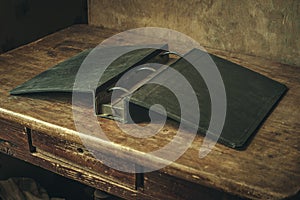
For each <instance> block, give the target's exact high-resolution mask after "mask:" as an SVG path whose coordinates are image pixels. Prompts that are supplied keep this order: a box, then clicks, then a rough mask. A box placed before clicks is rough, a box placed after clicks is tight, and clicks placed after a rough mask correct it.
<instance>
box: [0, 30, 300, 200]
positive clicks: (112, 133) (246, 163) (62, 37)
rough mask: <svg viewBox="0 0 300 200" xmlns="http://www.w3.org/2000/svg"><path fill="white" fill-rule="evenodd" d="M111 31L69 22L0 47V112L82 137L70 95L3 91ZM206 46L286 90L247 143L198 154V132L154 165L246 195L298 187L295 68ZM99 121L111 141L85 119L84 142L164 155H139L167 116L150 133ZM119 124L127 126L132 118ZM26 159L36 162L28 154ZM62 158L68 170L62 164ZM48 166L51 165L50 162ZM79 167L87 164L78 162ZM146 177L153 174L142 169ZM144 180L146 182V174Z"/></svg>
mask: <svg viewBox="0 0 300 200" xmlns="http://www.w3.org/2000/svg"><path fill="white" fill-rule="evenodd" d="M114 33H117V32H116V31H114V30H108V29H103V28H97V27H93V26H88V25H75V26H72V27H70V28H67V29H65V30H62V31H59V32H57V33H54V34H52V35H50V36H47V37H45V38H42V39H40V40H38V41H36V42H34V43H31V44H28V45H25V46H22V47H20V48H17V49H15V50H13V51H10V52H7V53H5V54H2V55H0V74H1V75H0V83H1V88H0V117H1V118H2V119H3V120H10V121H13V122H15V123H17V124H21V125H23V126H26V127H29V128H31V129H32V130H34V131H37V132H39V133H43V134H45V135H47V136H49V137H52V138H56V139H59V140H62V141H63V140H66V141H68V142H70V143H72V142H73V143H76V144H82V143H83V141H82V137H84V135H85V133H82V132H78V131H76V128H75V125H74V121H73V113H72V105H71V100H70V98H69V97H65V96H59V95H57V96H55V97H53V96H52V97H51V95H50V96H49V95H48V96H47V95H40V96H39V95H37V96H36V95H35V96H31V97H30V96H26V97H25V96H10V95H9V93H8V92H9V90H11V89H12V88H14V87H15V86H17V85H19V84H21V83H23V82H24V81H25V80H28V79H30V78H32V77H34V76H35V75H37V74H38V73H40V72H42V71H44V70H45V69H47V68H49V67H51V66H53V65H55V64H57V63H59V62H61V61H63V60H65V59H67V58H69V57H71V56H73V55H75V54H77V53H79V52H81V51H83V50H85V49H87V48H92V47H94V46H96V45H97V44H99V43H100V42H101V41H102V40H104V39H105V38H107V37H110V36H112V35H113V34H114ZM207 50H208V51H210V52H211V53H214V54H216V55H219V56H221V57H223V58H226V59H228V60H231V61H233V62H236V63H238V64H241V65H243V66H245V67H247V68H249V69H252V70H254V71H257V72H259V73H261V74H263V75H266V76H268V77H270V78H272V79H274V80H277V81H280V82H282V83H284V84H286V85H287V86H288V88H289V91H288V92H287V94H286V95H285V96H284V98H283V99H282V100H281V102H280V103H279V105H278V106H277V107H276V108H275V109H274V111H273V112H272V114H271V115H270V116H269V117H268V119H267V120H266V121H265V123H264V124H263V125H262V127H261V128H260V129H259V131H258V132H257V134H256V135H255V137H254V138H253V140H252V141H251V143H250V144H249V146H248V148H247V149H246V150H244V151H237V150H234V149H230V148H227V147H225V146H223V145H220V144H217V145H216V146H215V147H214V148H213V150H212V152H211V153H210V154H209V155H208V156H206V157H205V158H202V159H200V158H199V157H198V153H199V152H198V151H199V148H200V146H201V144H202V142H203V137H202V136H200V135H199V136H196V138H195V140H194V142H193V143H192V145H191V147H190V148H189V149H188V150H187V151H186V152H185V153H184V155H182V156H181V157H180V158H179V159H178V160H177V161H175V162H173V163H172V164H170V165H169V166H168V167H165V168H163V169H161V170H160V171H159V173H162V174H167V175H168V176H170V177H174V178H176V179H179V180H182V181H187V182H191V183H193V184H196V185H197V184H198V185H201V187H207V188H212V189H216V190H219V191H223V192H225V193H229V194H232V195H238V196H241V197H245V198H251V199H281V198H285V197H291V196H293V195H295V194H296V193H297V192H299V189H300V181H299V180H300V154H299V151H300V146H299V145H300V129H299V127H300V124H299V122H298V119H300V109H299V98H300V92H299V91H300V85H299V82H300V77H299V72H300V68H299V67H294V66H288V65H282V64H280V63H274V62H272V61H268V60H265V59H263V58H259V57H251V56H246V55H239V54H234V53H228V52H222V51H217V50H214V49H207ZM74 109H75V110H77V111H78V112H79V113H83V114H84V113H90V110H89V109H88V108H83V107H80V106H78V107H74ZM98 121H99V124H100V125H101V128H102V130H103V131H104V132H105V134H106V136H107V137H108V138H109V139H110V140H111V141H113V143H107V142H105V141H104V140H103V139H99V138H97V133H96V131H95V130H94V129H93V127H90V126H89V125H88V124H87V125H86V126H85V128H86V131H87V132H90V133H91V135H92V136H91V137H88V138H86V141H85V142H84V143H85V145H86V144H87V143H86V142H88V145H89V148H94V149H95V150H97V151H100V152H104V153H106V154H108V155H114V156H117V157H119V158H122V159H128V160H130V161H132V162H138V161H140V160H141V158H144V159H143V160H144V162H146V163H147V162H148V161H151V164H152V165H153V166H154V167H155V166H157V165H159V164H164V163H168V161H167V160H162V159H160V158H159V157H157V156H148V157H147V156H146V157H145V152H151V151H154V150H157V149H160V148H161V147H163V146H164V145H166V144H167V143H169V142H170V141H171V140H172V138H173V137H174V135H175V134H176V130H177V129H176V124H174V123H173V122H168V123H167V124H166V125H165V126H164V127H163V129H162V130H161V131H160V132H159V133H158V134H156V135H155V136H153V137H150V138H145V139H137V138H135V137H132V136H129V135H127V134H125V133H123V132H122V131H121V130H120V129H119V128H118V127H117V125H116V124H115V122H114V121H111V120H107V119H98ZM126 126H127V127H128V128H130V126H131V125H126ZM187 134H188V133H187ZM2 135H3V134H2ZM7 139H9V138H7ZM16 139H18V138H16ZM3 144H4V143H3ZM178 145H180V144H178ZM7 148H8V147H7ZM6 150H7V149H6ZM19 152H21V150H20V151H19ZM170 153H172V152H170ZM23 154H25V153H23ZM23 154H22V153H19V154H16V156H17V155H22V156H19V157H22V158H23V159H25V158H27V157H26V156H25V155H23ZM39 155H40V154H39ZM30 156H33V155H30ZM43 156H44V157H43ZM43 158H44V159H45V160H47V159H48V161H49V160H51V162H57V161H55V158H48V157H47V156H45V155H44V154H42V155H41V156H40V157H39V158H38V160H39V161H38V163H36V164H38V165H41V166H42V167H45V168H47V167H48V168H49V166H48V165H47V164H45V162H44V161H43ZM27 159H28V158H27ZM29 160H30V162H37V161H34V159H29ZM62 163H64V162H62ZM59 166H65V168H63V169H61V170H60V171H59V172H57V173H60V174H64V173H65V175H66V176H68V177H70V178H74V179H76V180H79V181H82V182H86V183H87V184H89V185H92V186H97V187H98V188H99V187H100V186H99V184H95V183H94V182H93V181H95V180H96V179H92V178H87V177H89V176H87V175H86V174H85V176H84V177H80V176H79V175H78V173H79V172H78V171H77V172H76V170H78V169H77V168H76V167H70V165H63V164H60V165H59ZM68 166H69V167H70V169H71V172H68V171H67V168H68ZM71 166H72V165H71ZM52 170H53V171H55V169H52ZM72 170H73V171H72ZM74 170H75V171H74ZM56 171H57V170H56ZM80 173H83V174H84V173H87V172H84V170H80ZM74 174H77V175H74ZM146 177H147V176H146ZM151 177H153V176H149V178H151ZM155 177H156V176H154V178H155ZM85 178H87V180H85ZM151 180H152V179H151ZM148 182H149V183H151V184H153V183H154V182H152V181H148ZM145 183H147V181H146V180H145ZM168 184H170V185H168V186H169V187H172V184H174V183H172V182H168ZM100 185H101V184H100ZM159 187H160V185H159V184H157V186H156V187H153V185H152V186H151V187H149V188H148V190H147V192H146V191H145V190H146V189H147V188H140V189H138V190H136V191H133V190H131V189H130V188H127V189H126V188H125V189H124V187H122V186H120V185H119V187H116V186H114V187H112V188H113V189H109V187H106V186H103V184H102V185H101V188H102V189H104V190H105V191H108V192H111V193H113V194H117V193H118V192H120V195H119V196H122V197H124V198H128V199H130V198H133V197H134V196H137V195H144V196H143V197H144V198H151V196H154V197H155V195H156V194H157V192H155V191H156V190H157V189H158V188H159ZM199 187H200V186H199ZM120 188H121V189H120ZM126 191H127V192H126ZM128 191H129V192H128ZM157 191H159V190H157ZM186 191H189V190H186ZM157 195H158V194H157ZM170 195H172V190H170Z"/></svg>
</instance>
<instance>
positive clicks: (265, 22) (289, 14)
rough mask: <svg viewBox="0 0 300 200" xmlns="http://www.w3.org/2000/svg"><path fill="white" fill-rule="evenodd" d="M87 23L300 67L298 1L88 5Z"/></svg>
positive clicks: (143, 0) (95, 1)
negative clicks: (159, 31)
mask: <svg viewBox="0 0 300 200" xmlns="http://www.w3.org/2000/svg"><path fill="white" fill-rule="evenodd" d="M89 23H90V24H92V25H97V26H103V27H108V28H114V29H119V30H127V29H131V28H136V27H144V26H157V27H165V28H171V29H174V30H177V31H180V32H182V33H185V34H187V35H189V36H190V37H192V38H194V39H195V40H197V41H198V42H199V43H200V44H201V45H202V46H205V47H210V48H215V49H220V50H226V51H232V52H239V53H243V54H250V55H256V56H261V57H265V58H269V59H272V60H274V61H278V62H282V63H286V64H292V65H298V66H300V38H299V35H300V1H299V0H89Z"/></svg>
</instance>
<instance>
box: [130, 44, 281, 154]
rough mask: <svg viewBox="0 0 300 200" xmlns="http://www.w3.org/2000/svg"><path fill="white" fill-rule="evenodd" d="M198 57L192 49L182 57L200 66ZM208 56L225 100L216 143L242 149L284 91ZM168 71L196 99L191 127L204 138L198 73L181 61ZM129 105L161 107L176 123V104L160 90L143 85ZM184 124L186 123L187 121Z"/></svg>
mask: <svg viewBox="0 0 300 200" xmlns="http://www.w3.org/2000/svg"><path fill="white" fill-rule="evenodd" d="M201 53H202V52H201V51H200V50H198V49H194V50H192V51H190V52H189V53H188V54H187V55H186V56H190V57H194V58H195V59H197V62H200V63H201V59H202V58H203V57H201V56H197V54H198V55H201ZM186 56H185V57H186ZM210 56H211V58H212V59H213V61H214V62H215V64H216V65H217V68H218V70H219V71H220V74H221V76H222V79H223V82H224V85H225V90H226V96H227V112H226V119H225V124H224V128H223V131H222V133H221V136H220V138H219V140H218V142H221V143H223V144H225V145H227V146H229V147H232V148H242V147H244V146H245V144H246V142H247V140H248V139H249V138H250V137H251V135H252V134H254V133H255V131H256V129H257V128H258V127H259V126H260V124H261V123H262V122H263V120H264V118H265V117H266V116H267V115H268V113H269V112H270V111H271V109H272V108H273V107H274V106H275V104H276V102H277V101H278V100H279V99H280V97H281V96H282V95H283V94H284V92H285V91H286V89H287V88H286V86H285V85H283V84H280V83H278V82H276V81H274V80H271V79H269V78H267V77H265V76H263V75H260V74H258V73H256V72H253V71H251V70H249V69H246V68H244V67H242V66H239V65H237V64H234V63H232V62H230V61H227V60H224V59H222V58H220V57H217V56H214V55H210ZM171 67H172V68H173V69H175V70H177V71H179V72H180V73H181V74H182V75H183V76H184V77H185V78H186V79H187V80H188V81H189V83H190V84H191V86H192V87H193V89H194V91H195V93H196V95H197V98H198V103H199V109H200V121H199V124H195V126H198V127H199V128H198V130H199V132H200V133H203V134H204V133H205V131H206V130H207V128H208V125H209V122H210V116H211V101H210V94H209V92H208V89H207V86H206V84H205V82H204V80H203V79H202V77H201V75H200V74H199V73H198V71H197V70H196V69H195V68H194V67H193V66H192V65H191V64H190V63H189V62H187V61H186V60H185V59H184V57H183V58H181V59H179V60H178V61H177V62H176V63H174V64H173V65H171ZM162 73H166V71H164V72H162ZM155 78H159V77H158V76H157V77H155ZM155 78H154V79H155ZM169 78H170V80H166V81H171V82H173V83H174V84H175V85H176V84H177V85H176V87H178V88H180V87H181V85H180V83H177V82H176V81H174V80H172V77H169ZM186 101H189V96H187V97H186ZM130 102H131V103H133V104H134V105H138V106H140V107H144V108H147V109H149V108H150V107H151V106H152V105H154V104H161V105H162V106H163V107H164V108H165V109H166V112H167V115H168V117H170V118H172V119H173V120H176V121H178V122H180V119H181V118H180V107H179V103H178V101H177V100H176V97H175V96H174V94H173V93H172V92H170V91H169V90H168V89H167V88H165V87H163V86H160V85H157V84H147V85H144V86H142V87H141V88H140V89H139V90H137V91H136V92H135V93H133V95H132V96H131V98H130ZM185 120H186V121H189V119H185Z"/></svg>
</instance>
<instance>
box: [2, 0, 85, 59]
mask: <svg viewBox="0 0 300 200" xmlns="http://www.w3.org/2000/svg"><path fill="white" fill-rule="evenodd" d="M79 23H87V2H86V0H51V1H48V0H0V53H2V52H5V51H8V50H11V49H13V48H16V47H18V46H20V45H23V44H27V43H29V42H32V41H35V40H37V39H38V38H41V37H43V36H45V35H48V34H50V33H53V32H55V31H57V30H60V29H63V28H65V27H68V26H70V25H72V24H79Z"/></svg>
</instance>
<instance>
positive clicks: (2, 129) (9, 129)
mask: <svg viewBox="0 0 300 200" xmlns="http://www.w3.org/2000/svg"><path fill="white" fill-rule="evenodd" d="M28 151H29V147H28V142H27V134H26V131H25V127H24V126H22V125H20V124H18V123H15V122H11V121H9V120H5V119H0V152H2V153H5V154H8V155H11V156H13V155H15V154H19V153H22V154H24V153H25V152H28Z"/></svg>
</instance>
